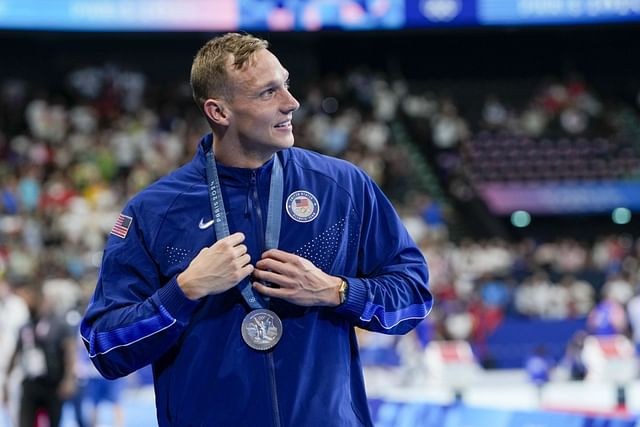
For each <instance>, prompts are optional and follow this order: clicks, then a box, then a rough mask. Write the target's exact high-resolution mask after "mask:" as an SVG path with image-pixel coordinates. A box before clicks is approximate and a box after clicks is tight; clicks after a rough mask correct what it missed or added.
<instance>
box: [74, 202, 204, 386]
mask: <svg viewBox="0 0 640 427" xmlns="http://www.w3.org/2000/svg"><path fill="white" fill-rule="evenodd" d="M123 215H126V216H127V217H129V218H131V224H130V225H129V227H128V230H126V236H125V237H124V238H122V237H119V236H117V235H113V234H112V235H110V236H109V239H108V242H107V245H106V248H105V251H104V255H103V259H102V266H101V269H100V274H99V277H98V283H97V286H96V289H95V292H94V295H93V298H92V299H91V302H90V303H89V306H88V308H87V311H86V313H85V315H84V318H83V320H82V323H81V326H80V332H81V335H82V339H83V342H84V344H85V346H86V348H87V351H88V352H89V357H90V358H91V360H92V362H93V364H94V365H95V366H96V368H97V369H98V371H100V373H101V374H102V375H103V376H104V377H105V378H110V379H112V378H118V377H122V376H125V375H128V374H130V373H131V372H133V371H135V370H137V369H139V368H141V367H143V366H145V365H148V364H149V363H152V362H154V361H155V360H156V359H158V358H159V357H161V356H162V355H163V354H164V353H165V352H166V351H167V350H168V349H169V348H171V346H173V345H174V344H175V343H176V341H177V340H178V339H179V337H180V335H181V333H182V332H183V331H184V329H185V327H186V326H187V324H188V322H189V319H190V318H191V314H192V312H193V310H194V309H195V307H196V305H197V302H195V301H192V300H190V299H188V298H187V297H186V296H185V295H184V293H183V292H182V290H181V289H180V287H179V286H178V284H177V282H176V277H169V278H165V277H162V275H161V274H160V272H159V269H158V266H157V264H156V262H155V261H154V259H153V257H152V256H151V254H150V251H149V249H148V247H147V246H148V245H147V244H146V243H145V239H144V236H143V233H142V230H141V221H144V220H145V219H148V218H149V217H147V216H143V215H140V216H139V217H138V216H137V215H136V213H135V210H134V209H132V208H131V207H130V206H129V207H127V208H126V209H125V211H124V212H123ZM143 217H144V218H143ZM122 232H123V229H122V228H121V229H120V235H122V234H123V233H122Z"/></svg>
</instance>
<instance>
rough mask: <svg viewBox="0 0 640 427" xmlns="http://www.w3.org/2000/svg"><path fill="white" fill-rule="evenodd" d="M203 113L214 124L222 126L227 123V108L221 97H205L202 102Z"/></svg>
mask: <svg viewBox="0 0 640 427" xmlns="http://www.w3.org/2000/svg"><path fill="white" fill-rule="evenodd" d="M204 113H205V114H206V116H207V117H208V118H209V120H210V121H211V122H213V123H215V124H218V125H222V126H227V125H228V124H229V113H230V112H229V108H228V107H227V105H226V104H225V102H224V101H223V100H221V99H213V98H209V99H207V100H206V101H205V102H204Z"/></svg>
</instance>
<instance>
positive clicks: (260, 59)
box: [227, 49, 300, 155]
mask: <svg viewBox="0 0 640 427" xmlns="http://www.w3.org/2000/svg"><path fill="white" fill-rule="evenodd" d="M230 75H231V80H232V81H233V88H232V90H233V99H232V100H231V101H230V102H228V105H229V109H230V111H231V115H230V117H229V128H228V130H227V132H231V135H234V136H236V137H237V139H238V143H239V145H240V147H241V149H243V150H244V151H246V152H253V153H265V154H268V155H270V154H272V153H273V152H276V151H279V150H281V149H283V148H288V147H291V146H292V145H293V126H292V124H291V117H292V114H293V112H294V111H295V110H297V109H298V107H299V106H300V103H298V101H297V100H296V99H295V98H294V97H293V96H292V95H291V93H290V92H289V83H288V80H289V72H288V71H287V70H285V69H284V67H283V66H282V65H281V64H280V61H278V58H276V57H275V55H273V54H272V53H271V52H269V51H268V50H267V49H261V50H259V51H257V52H256V53H255V54H254V58H253V60H252V61H250V62H249V63H248V64H247V65H245V67H244V68H243V69H242V70H233V69H232V70H231V71H230Z"/></svg>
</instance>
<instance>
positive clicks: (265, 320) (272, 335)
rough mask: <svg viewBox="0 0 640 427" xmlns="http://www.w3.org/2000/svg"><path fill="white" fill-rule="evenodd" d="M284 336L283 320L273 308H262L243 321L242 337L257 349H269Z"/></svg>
mask: <svg viewBox="0 0 640 427" xmlns="http://www.w3.org/2000/svg"><path fill="white" fill-rule="evenodd" d="M280 338H282V321H281V320H280V318H279V317H278V315H277V314H275V313H274V312H273V311H271V310H267V309H265V308H260V309H258V310H253V311H251V312H250V313H249V314H247V315H246V316H245V318H244V320H243V321H242V339H244V342H246V343H247V345H248V346H249V347H251V348H253V349H255V350H262V351H264V350H269V349H270V348H273V347H274V346H275V345H276V344H278V341H280Z"/></svg>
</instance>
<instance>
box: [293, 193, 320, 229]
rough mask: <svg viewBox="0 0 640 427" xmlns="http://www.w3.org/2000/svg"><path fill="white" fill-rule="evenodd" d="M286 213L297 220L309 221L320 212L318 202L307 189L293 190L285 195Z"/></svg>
mask: <svg viewBox="0 0 640 427" xmlns="http://www.w3.org/2000/svg"><path fill="white" fill-rule="evenodd" d="M286 205H287V213H288V214H289V216H290V217H291V218H292V219H293V220H295V221H298V222H311V221H313V220H314V219H316V217H317V216H318V214H319V213H320V203H318V199H316V196H314V195H313V194H311V193H309V192H308V191H304V190H298V191H294V192H293V193H291V194H290V195H289V197H287V204H286Z"/></svg>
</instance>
